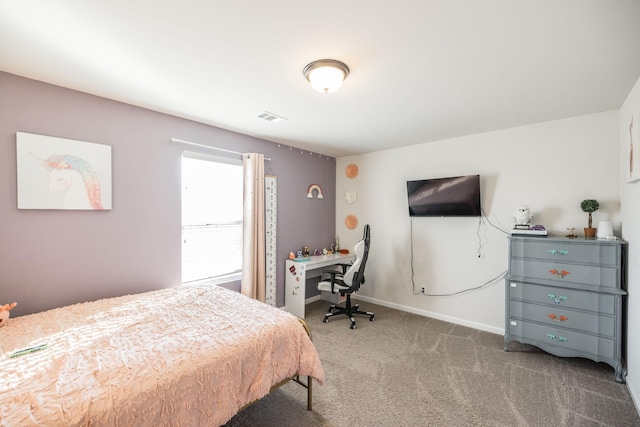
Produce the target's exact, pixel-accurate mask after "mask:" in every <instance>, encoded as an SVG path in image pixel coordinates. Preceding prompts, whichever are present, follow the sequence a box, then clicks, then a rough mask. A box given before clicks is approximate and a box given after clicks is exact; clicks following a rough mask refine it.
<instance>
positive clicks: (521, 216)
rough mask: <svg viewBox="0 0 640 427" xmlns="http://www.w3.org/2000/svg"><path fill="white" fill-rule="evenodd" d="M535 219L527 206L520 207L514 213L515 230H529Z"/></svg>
mask: <svg viewBox="0 0 640 427" xmlns="http://www.w3.org/2000/svg"><path fill="white" fill-rule="evenodd" d="M532 219H533V215H532V214H531V210H529V206H527V205H519V206H517V207H516V210H515V211H513V220H514V221H515V228H529V223H530V222H531V220H532Z"/></svg>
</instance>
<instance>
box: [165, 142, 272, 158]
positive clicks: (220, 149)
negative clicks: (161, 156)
mask: <svg viewBox="0 0 640 427" xmlns="http://www.w3.org/2000/svg"><path fill="white" fill-rule="evenodd" d="M171 142H173V143H174V144H177V143H180V144H188V145H194V146H196V147H202V148H208V149H209V150H217V151H222V152H225V153H230V154H237V155H238V156H240V157H242V154H243V153H240V152H238V151H232V150H225V149H224V148H217V147H212V146H210V145H204V144H198V143H197V142H191V141H185V140H184V139H178V138H171ZM264 159H265V160H267V161H268V160H271V157H265V158H264Z"/></svg>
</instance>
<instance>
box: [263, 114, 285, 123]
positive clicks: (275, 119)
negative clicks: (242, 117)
mask: <svg viewBox="0 0 640 427" xmlns="http://www.w3.org/2000/svg"><path fill="white" fill-rule="evenodd" d="M258 117H260V118H261V119H265V120H266V121H268V122H271V123H280V122H284V121H285V120H287V119H286V118H284V117H281V116H279V115H277V114H273V113H270V112H268V111H265V112H264V113H262V114H260V115H259V116H258Z"/></svg>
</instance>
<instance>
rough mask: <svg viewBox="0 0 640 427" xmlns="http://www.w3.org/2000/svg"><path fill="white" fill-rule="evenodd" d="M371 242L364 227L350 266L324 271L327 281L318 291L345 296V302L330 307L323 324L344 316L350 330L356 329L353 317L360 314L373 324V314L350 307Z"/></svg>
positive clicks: (369, 232) (362, 277) (367, 228)
mask: <svg viewBox="0 0 640 427" xmlns="http://www.w3.org/2000/svg"><path fill="white" fill-rule="evenodd" d="M370 242H371V230H370V227H369V224H366V225H365V226H364V233H363V236H362V240H360V241H359V242H358V243H356V245H355V248H354V252H355V254H356V259H355V261H353V264H351V265H344V266H343V271H342V272H339V271H325V272H323V274H328V275H330V278H329V280H324V281H321V282H319V283H318V290H319V291H325V292H331V293H332V294H335V293H340V295H346V297H347V300H346V302H345V306H344V307H341V306H339V305H331V306H330V307H329V312H328V313H327V314H325V315H324V319H323V320H322V321H323V322H324V323H327V322H328V321H329V318H330V317H333V316H335V315H337V314H344V315H346V316H347V317H349V319H351V326H350V327H351V329H355V328H356V320H355V318H354V317H353V316H354V315H355V314H362V315H365V316H369V320H370V321H372V322H373V320H374V316H375V315H374V314H373V313H372V312H370V311H360V309H359V306H358V304H356V305H354V306H352V305H351V294H353V293H355V292H357V291H358V289H360V285H362V284H363V283H364V268H365V265H366V264H367V258H368V257H369V244H370Z"/></svg>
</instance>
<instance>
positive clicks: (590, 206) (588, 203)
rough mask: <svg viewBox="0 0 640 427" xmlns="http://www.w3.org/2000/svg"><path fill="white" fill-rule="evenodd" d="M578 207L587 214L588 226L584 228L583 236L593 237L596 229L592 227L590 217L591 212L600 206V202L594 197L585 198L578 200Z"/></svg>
mask: <svg viewBox="0 0 640 427" xmlns="http://www.w3.org/2000/svg"><path fill="white" fill-rule="evenodd" d="M580 208H581V209H582V211H583V212H586V213H588V214H589V227H588V228H585V229H584V237H595V235H596V229H595V228H593V226H592V225H593V222H592V221H593V219H592V218H591V214H592V213H593V212H595V211H597V210H598V209H599V208H600V204H599V203H598V201H597V200H594V199H586V200H583V201H582V202H580Z"/></svg>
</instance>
